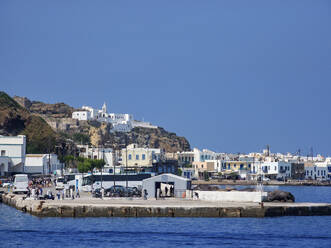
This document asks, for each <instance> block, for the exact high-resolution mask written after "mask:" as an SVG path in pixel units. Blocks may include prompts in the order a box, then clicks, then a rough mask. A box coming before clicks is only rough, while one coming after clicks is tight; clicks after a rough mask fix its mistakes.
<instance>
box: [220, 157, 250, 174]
mask: <svg viewBox="0 0 331 248" xmlns="http://www.w3.org/2000/svg"><path fill="white" fill-rule="evenodd" d="M251 168H252V162H251V161H244V160H241V161H221V170H222V173H223V174H224V175H229V174H232V175H234V174H235V175H237V176H239V177H240V178H241V179H250V174H251Z"/></svg>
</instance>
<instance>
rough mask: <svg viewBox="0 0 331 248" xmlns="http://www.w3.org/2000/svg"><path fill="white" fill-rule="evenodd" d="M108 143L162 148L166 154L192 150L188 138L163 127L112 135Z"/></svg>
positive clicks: (138, 129) (135, 129)
mask: <svg viewBox="0 0 331 248" xmlns="http://www.w3.org/2000/svg"><path fill="white" fill-rule="evenodd" d="M106 142H107V143H111V144H116V143H117V144H131V143H136V144H138V145H139V146H140V147H150V148H161V149H164V150H165V151H166V152H177V151H189V150H190V149H191V148H190V143H189V142H188V141H187V139H186V138H184V137H179V136H177V135H176V134H175V133H170V132H167V131H165V130H164V129H163V128H161V127H159V128H156V129H151V128H143V127H136V128H134V129H132V130H131V132H128V133H122V132H116V133H111V134H110V135H109V138H108V139H106Z"/></svg>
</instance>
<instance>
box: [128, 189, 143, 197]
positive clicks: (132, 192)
mask: <svg viewBox="0 0 331 248" xmlns="http://www.w3.org/2000/svg"><path fill="white" fill-rule="evenodd" d="M126 190H127V195H128V197H141V195H142V194H141V190H139V189H138V188H137V187H128V188H127V189H126Z"/></svg>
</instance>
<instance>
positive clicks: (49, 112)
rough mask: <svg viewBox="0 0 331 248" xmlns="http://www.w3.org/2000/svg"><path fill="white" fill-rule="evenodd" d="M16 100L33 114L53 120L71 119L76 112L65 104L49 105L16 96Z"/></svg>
mask: <svg viewBox="0 0 331 248" xmlns="http://www.w3.org/2000/svg"><path fill="white" fill-rule="evenodd" d="M14 100H15V101H17V102H18V103H19V104H20V105H21V106H22V107H24V108H26V109H28V110H29V111H30V112H31V113H34V114H40V115H46V116H48V117H53V118H66V117H67V118H68V117H70V118H71V115H72V112H73V111H74V108H73V107H70V106H69V105H67V104H65V103H54V104H48V103H43V102H39V101H30V100H29V99H28V98H26V97H19V96H15V97H14Z"/></svg>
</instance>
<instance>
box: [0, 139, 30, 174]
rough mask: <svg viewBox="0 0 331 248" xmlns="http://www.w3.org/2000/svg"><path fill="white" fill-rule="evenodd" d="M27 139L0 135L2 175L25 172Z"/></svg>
mask: <svg viewBox="0 0 331 248" xmlns="http://www.w3.org/2000/svg"><path fill="white" fill-rule="evenodd" d="M25 153H26V137H25V135H18V136H2V135H0V173H1V176H3V175H8V174H10V173H12V172H24V165H25Z"/></svg>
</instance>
